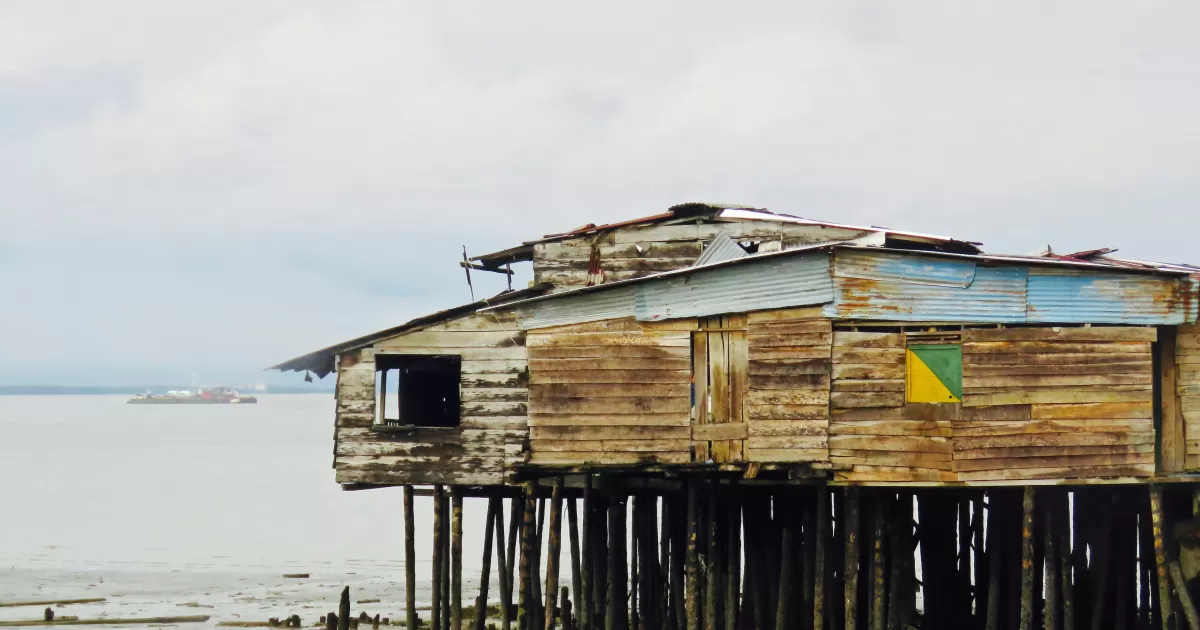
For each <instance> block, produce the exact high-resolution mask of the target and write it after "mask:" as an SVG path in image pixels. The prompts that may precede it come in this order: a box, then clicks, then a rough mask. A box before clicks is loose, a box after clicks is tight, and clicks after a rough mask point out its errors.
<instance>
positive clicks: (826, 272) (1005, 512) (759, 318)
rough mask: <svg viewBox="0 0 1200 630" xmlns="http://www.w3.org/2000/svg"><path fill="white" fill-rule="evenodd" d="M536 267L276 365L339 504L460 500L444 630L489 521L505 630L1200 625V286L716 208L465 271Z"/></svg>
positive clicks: (1096, 264) (1106, 260)
mask: <svg viewBox="0 0 1200 630" xmlns="http://www.w3.org/2000/svg"><path fill="white" fill-rule="evenodd" d="M530 261H531V262H532V265H533V276H534V281H533V282H532V283H531V284H530V286H529V287H528V288H526V289H521V290H517V291H510V292H506V293H502V294H500V295H498V296H496V297H494V298H491V299H488V300H482V301H479V302H476V303H474V304H469V305H465V306H461V307H458V308H454V309H450V310H447V311H443V312H441V313H437V314H434V315H430V316H428V317H423V318H420V319H417V320H413V321H411V322H408V323H406V324H403V325H401V326H397V327H395V328H391V329H388V330H384V331H380V332H378V333H375V334H372V335H367V336H364V337H360V338H358V339H354V340H350V341H347V342H345V343H341V344H337V345H335V346H331V347H329V348H325V349H322V350H318V351H315V352H312V353H309V354H306V355H304V356H301V357H298V358H296V359H292V360H290V361H287V362H284V363H281V364H279V365H277V366H275V368H276V369H280V370H296V371H309V372H313V373H316V374H317V375H319V376H322V377H324V376H326V375H328V374H331V373H333V374H335V375H336V379H337V411H336V419H335V420H336V431H335V446H334V469H335V475H336V479H337V481H338V483H341V484H342V485H343V487H345V488H347V489H367V488H375V487H386V486H404V487H405V488H406V507H407V509H408V513H409V517H408V519H407V520H408V524H409V525H408V526H409V532H411V526H412V518H411V505H412V503H411V498H412V496H413V495H414V494H421V493H423V492H429V493H431V494H432V495H433V496H434V498H435V504H436V509H435V521H436V524H435V530H434V532H435V543H434V549H433V550H432V552H431V553H432V555H433V557H434V562H433V567H434V569H433V573H434V575H433V576H432V578H433V581H432V585H433V587H434V588H433V589H432V592H433V601H432V602H431V604H432V609H431V613H430V617H431V618H430V619H428V620H426V621H428V622H430V623H432V624H433V627H435V628H436V629H437V630H441V628H443V627H444V628H448V629H452V630H461V624H462V617H461V610H462V600H461V568H460V566H459V565H458V564H457V560H458V559H459V558H460V557H461V552H460V551H459V552H458V554H459V555H458V556H456V551H455V549H456V548H457V547H456V540H458V538H459V537H460V536H461V534H460V533H459V532H460V531H461V529H460V527H461V510H460V508H459V507H458V506H460V505H461V501H462V499H463V498H465V497H487V498H488V500H489V502H490V503H489V510H488V526H487V528H486V529H487V532H488V540H487V541H486V544H485V548H486V550H487V551H486V554H487V556H486V557H485V560H484V575H483V576H482V588H481V591H482V592H481V594H480V597H479V598H478V599H477V600H476V602H475V603H478V602H484V603H486V602H488V601H499V602H501V614H500V615H499V618H498V619H497V622H498V623H500V624H502V625H503V627H505V628H506V629H507V628H509V627H511V625H512V624H514V623H516V624H518V625H519V628H521V630H543V629H545V630H549V629H550V628H553V627H555V626H560V627H564V628H583V629H586V630H601V629H602V628H603V629H605V630H608V629H613V630H632V629H636V630H660V629H661V630H685V629H686V630H698V629H699V628H705V629H707V630H741V629H746V630H784V629H785V628H788V629H790V628H804V629H810V630H827V629H829V630H833V629H841V628H847V629H857V628H870V629H871V630H882V629H884V628H887V629H903V628H909V627H913V628H937V629H940V628H979V629H985V628H986V629H988V630H992V629H1000V628H1012V629H1013V630H1018V629H1019V630H1033V629H1035V628H1043V629H1045V630H1060V629H1067V630H1069V629H1072V628H1091V629H1094V630H1095V629H1100V628H1112V629H1113V630H1116V629H1122V628H1125V629H1133V628H1154V629H1155V630H1157V629H1159V628H1162V629H1164V630H1165V629H1166V628H1178V629H1182V628H1190V629H1191V630H1200V618H1197V614H1196V610H1195V606H1194V604H1193V598H1194V597H1196V596H1200V589H1196V588H1192V585H1193V581H1194V580H1196V579H1197V578H1198V576H1200V485H1197V482H1198V481H1200V475H1198V473H1200V326H1198V325H1197V323H1196V322H1197V319H1198V317H1197V316H1198V303H1200V302H1198V298H1200V289H1198V282H1197V279H1198V278H1200V267H1192V266H1188V265H1175V264H1162V263H1152V262H1144V261H1134V260H1127V259H1122V258H1118V257H1116V256H1115V255H1114V254H1113V251H1112V250H1095V251H1089V252H1079V253H1075V254H1071V255H1057V254H1054V253H1052V252H1049V251H1047V252H1045V253H1044V254H1042V255H1026V256H1011V255H995V254H987V253H984V252H983V251H982V250H981V249H980V247H979V244H978V243H973V242H968V241H961V240H955V239H951V238H946V237H939V236H932V235H926V234H917V233H911V232H903V231H895V230H888V229H882V228H862V227H854V226H847V225H839V224H833V223H825V222H820V221H812V220H807V219H802V218H798V217H793V216H788V215H782V214H775V213H771V212H767V211H764V210H759V209H753V208H743V207H731V206H720V205H712V204H684V205H680V206H675V207H673V208H671V209H670V210H668V211H667V212H665V213H662V214H658V215H654V216H650V217H646V218H643V219H638V220H634V221H627V222H624V223H615V224H610V225H599V226H598V225H588V226H585V227H583V228H579V229H577V230H574V231H571V232H567V233H562V234H553V235H549V236H546V237H544V238H541V239H538V240H534V241H529V242H526V243H523V244H521V245H520V246H517V247H514V248H511V249H508V250H504V251H501V252H497V253H495V254H489V255H485V256H480V257H477V258H475V259H473V260H472V261H470V262H469V263H467V264H469V265H471V266H472V267H473V268H475V269H483V270H490V271H498V272H502V273H503V272H505V271H506V269H508V267H509V266H510V265H512V264H517V263H522V262H530ZM418 486H422V487H431V489H429V490H425V489H421V488H417V487H418ZM547 499H548V500H549V507H548V509H546V508H545V504H546V500H547ZM506 500H507V514H508V517H507V518H506V517H505V510H506ZM580 501H582V504H581V505H577V504H578V503H579V502H580ZM564 504H565V506H566V512H567V521H568V522H567V527H566V529H567V530H568V533H569V541H568V543H569V544H568V545H567V546H568V548H569V553H567V554H560V546H561V542H562V540H563V539H562V533H561V532H562V529H563V518H562V512H563V509H562V508H563V506H564ZM539 506H541V507H539ZM547 521H548V522H549V527H548V528H547V527H545V526H544V523H545V522H547ZM506 525H507V530H508V531H507V536H506V535H505V529H506ZM456 528H459V529H456ZM547 530H548V531H547ZM544 532H546V533H545V537H546V538H547V539H548V543H547V544H546V545H543V543H542V537H543V533H544ZM408 540H409V541H410V542H409V545H410V547H409V549H407V550H406V553H407V554H408V555H407V558H408V560H409V563H408V564H409V567H410V568H409V575H408V576H407V580H408V583H407V587H408V589H409V593H410V598H411V597H412V595H411V593H412V592H413V589H414V582H413V580H415V578H414V576H413V575H412V568H411V567H412V562H411V560H412V557H413V554H414V553H415V551H414V550H413V549H412V547H411V544H412V543H411V540H412V537H411V534H410V536H409V538H408ZM518 540H519V541H520V545H519V547H518V546H517V544H516V543H517V541H518ZM543 546H544V547H545V549H546V550H547V553H546V557H543V551H542V550H543ZM493 549H494V550H495V552H496V556H497V561H496V562H495V568H494V569H493V568H492V566H493V565H492V560H491V557H492V553H493ZM560 555H562V561H561V562H560ZM568 556H569V557H568ZM514 572H515V573H514ZM491 573H495V574H496V580H495V582H493V581H492V580H490V579H489V574H491ZM490 583H496V584H498V591H489V584H490ZM560 586H562V587H563V588H562V591H561V593H560ZM410 601H413V600H411V599H410ZM479 605H480V606H482V604H479ZM481 610H482V608H481ZM414 614H415V613H414V612H410V617H409V619H410V621H411V620H412V619H413V615H414ZM477 617H478V618H479V619H480V621H478V622H477V625H476V627H478V628H482V624H483V622H482V618H483V617H484V615H482V614H480V615H477ZM410 627H411V626H410Z"/></svg>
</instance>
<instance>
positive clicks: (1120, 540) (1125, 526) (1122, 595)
mask: <svg viewBox="0 0 1200 630" xmlns="http://www.w3.org/2000/svg"><path fill="white" fill-rule="evenodd" d="M1123 499H1124V497H1122V503H1124V500H1123ZM1129 517H1130V515H1129V514H1125V513H1121V514H1119V515H1118V516H1117V517H1116V523H1115V524H1114V525H1113V529H1112V543H1111V545H1112V546H1111V553H1112V555H1113V557H1112V560H1110V564H1111V566H1112V567H1113V578H1112V579H1113V581H1114V582H1115V584H1114V586H1115V588H1116V590H1115V591H1114V592H1113V595H1112V600H1113V604H1112V605H1113V607H1114V608H1115V612H1114V614H1113V627H1114V628H1115V630H1130V623H1129V611H1130V605H1129V604H1130V600H1131V599H1132V598H1131V597H1130V595H1132V594H1133V591H1132V590H1131V589H1130V588H1129V585H1130V584H1131V582H1130V581H1129V578H1130V574H1131V573H1133V562H1132V561H1131V558H1130V556H1131V554H1130V551H1131V550H1132V549H1133V546H1132V545H1130V543H1131V542H1133V541H1134V540H1135V539H1134V538H1133V536H1132V535H1131V534H1132V530H1131V529H1130V528H1129V521H1130V518H1129ZM1135 605H1136V603H1135Z"/></svg>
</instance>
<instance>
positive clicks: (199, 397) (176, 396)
mask: <svg viewBox="0 0 1200 630" xmlns="http://www.w3.org/2000/svg"><path fill="white" fill-rule="evenodd" d="M128 402H129V404H131V405H230V404H241V405H245V404H251V403H257V402H258V399H257V398H255V397H254V396H243V395H241V394H239V393H237V391H235V390H234V389H233V388H231V387H200V388H198V389H196V391H191V390H187V389H184V390H172V391H169V392H167V393H165V394H157V395H155V394H138V395H137V396H134V397H133V398H130V399H129V400H128Z"/></svg>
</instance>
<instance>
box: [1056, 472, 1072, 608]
mask: <svg viewBox="0 0 1200 630" xmlns="http://www.w3.org/2000/svg"><path fill="white" fill-rule="evenodd" d="M1070 501H1071V498H1070V495H1068V494H1067V493H1066V492H1064V493H1062V495H1061V496H1060V497H1059V498H1058V501H1057V503H1056V504H1055V506H1054V528H1053V529H1054V530H1055V534H1054V535H1055V538H1056V539H1057V541H1058V545H1057V548H1058V577H1059V581H1060V584H1061V585H1060V587H1059V598H1060V599H1061V600H1062V630H1075V588H1074V585H1073V580H1072V577H1071V573H1072V568H1073V567H1072V562H1071V556H1072V554H1073V553H1074V550H1073V548H1072V546H1071V529H1070V528H1071V518H1070V517H1071V502H1070Z"/></svg>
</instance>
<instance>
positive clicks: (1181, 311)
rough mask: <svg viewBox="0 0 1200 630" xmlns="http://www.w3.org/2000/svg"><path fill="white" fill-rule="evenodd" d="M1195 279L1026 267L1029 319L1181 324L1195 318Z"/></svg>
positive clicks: (1062, 321)
mask: <svg viewBox="0 0 1200 630" xmlns="http://www.w3.org/2000/svg"><path fill="white" fill-rule="evenodd" d="M1194 284H1195V283H1194V281H1192V280H1190V279H1186V278H1169V277H1162V276H1150V275H1140V274H1138V275H1135V274H1116V273H1112V272H1103V271H1084V270H1076V269H1046V268H1033V269H1030V270H1029V304H1028V309H1027V311H1028V316H1027V319H1028V321H1030V322H1046V323H1066V322H1091V323H1096V324H1143V325H1154V324H1158V325H1162V324H1182V323H1184V322H1187V321H1192V320H1194V319H1195V317H1196V315H1195V313H1196V303H1195V297H1194V296H1195V286H1194Z"/></svg>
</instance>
